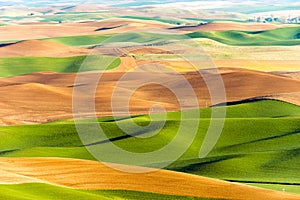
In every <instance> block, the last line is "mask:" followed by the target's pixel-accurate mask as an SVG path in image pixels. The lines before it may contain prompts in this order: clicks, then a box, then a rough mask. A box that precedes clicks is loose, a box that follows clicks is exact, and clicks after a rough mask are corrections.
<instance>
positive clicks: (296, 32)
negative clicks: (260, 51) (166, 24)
mask: <svg viewBox="0 0 300 200" xmlns="http://www.w3.org/2000/svg"><path fill="white" fill-rule="evenodd" d="M187 36H189V37H191V38H209V39H213V40H216V41H218V42H221V43H224V44H228V45H238V46H242V45H249V46H271V45H282V46H289V45H299V44H300V27H289V28H279V29H275V30H267V31H255V32H249V31H223V32H194V33H189V34H187Z"/></svg>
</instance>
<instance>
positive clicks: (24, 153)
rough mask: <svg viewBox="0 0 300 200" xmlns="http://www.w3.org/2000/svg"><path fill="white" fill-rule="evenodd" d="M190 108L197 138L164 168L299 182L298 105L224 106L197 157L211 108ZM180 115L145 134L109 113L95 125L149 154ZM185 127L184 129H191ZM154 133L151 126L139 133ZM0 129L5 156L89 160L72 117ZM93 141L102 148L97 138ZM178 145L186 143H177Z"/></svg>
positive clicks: (142, 120)
mask: <svg viewBox="0 0 300 200" xmlns="http://www.w3.org/2000/svg"><path fill="white" fill-rule="evenodd" d="M218 109H222V107H217V108H216V111H217V112H218ZM195 111H196V110H191V111H187V112H189V113H190V114H191V116H192V117H190V118H188V119H183V120H186V121H188V122H191V123H192V122H193V121H194V120H199V119H200V124H201V126H200V128H199V129H198V133H197V135H196V138H195V140H194V142H193V143H192V145H191V146H190V147H189V148H188V150H187V151H186V152H185V153H184V154H183V155H182V156H181V157H180V158H179V159H178V160H177V161H176V162H174V163H173V164H171V165H170V166H168V167H167V169H171V170H176V171H181V172H186V173H192V174H198V175H202V176H208V177H214V178H219V179H223V180H229V181H234V182H243V183H252V184H270V185H272V184H274V187H275V186H276V185H278V184H281V185H290V184H294V185H295V187H296V186H297V185H298V184H299V185H300V181H299V180H300V177H299V173H298V169H297V167H293V166H299V165H300V150H299V147H298V146H299V140H300V118H299V116H300V107H298V106H295V105H292V104H289V103H284V102H280V101H273V100H262V101H256V102H249V103H244V104H238V105H231V106H227V118H226V120H225V125H224V129H223V131H222V134H221V137H220V138H219V140H218V142H217V144H216V146H215V148H214V149H213V151H212V152H211V153H210V154H209V155H208V156H207V157H206V158H202V159H200V158H198V154H199V150H200V147H201V144H202V142H203V139H204V136H205V134H206V131H207V129H208V127H209V124H210V122H211V119H210V116H211V109H210V108H205V109H201V110H200V115H201V118H199V115H196V114H195V115H193V113H197V112H195ZM181 114H182V113H181V112H175V113H168V117H167V121H166V123H165V125H164V128H163V129H162V130H161V131H160V132H159V133H158V134H157V135H155V136H152V137H150V138H136V137H130V136H128V135H127V134H126V133H124V132H123V131H122V130H121V129H120V128H119V127H118V125H117V124H116V121H114V120H113V119H112V118H110V117H108V118H100V119H99V124H100V126H101V127H102V129H103V130H104V132H105V134H106V135H107V137H108V138H110V139H111V140H112V141H113V143H114V144H115V145H117V146H119V147H121V148H123V149H126V150H128V151H132V152H150V151H155V150H156V149H159V148H161V147H163V146H164V145H166V144H168V143H169V142H170V141H172V139H173V138H174V136H175V134H176V132H177V129H178V127H179V124H180V117H181ZM160 115H161V114H156V115H155V116H156V118H155V119H156V121H155V122H154V126H153V127H155V124H156V123H157V124H159V121H160ZM132 119H133V120H134V122H136V123H137V124H139V125H142V126H146V125H148V124H149V122H150V117H149V116H148V115H142V116H134V117H133V118H132ZM128 120H129V118H124V117H122V118H119V119H117V121H118V123H122V124H123V125H125V126H127V128H128V129H129V130H132V131H133V133H134V131H135V128H134V127H132V128H131V126H132V125H131V124H129V121H128ZM214 120H220V119H214ZM80 123H85V124H86V125H87V126H86V127H87V130H88V128H89V123H90V122H89V120H82V121H81V122H80ZM188 124H189V123H187V125H188ZM185 128H186V130H187V131H189V129H193V128H194V127H188V126H187V127H185ZM154 131H155V128H153V129H149V130H146V131H145V132H144V133H142V134H144V135H146V134H151V133H153V132H154ZM0 132H1V138H2V139H1V141H0V148H1V149H0V150H1V156H4V157H40V156H43V157H68V158H80V159H90V160H93V159H94V158H93V156H92V155H90V153H88V151H87V150H86V149H85V147H84V146H83V145H82V142H81V140H80V139H79V136H78V134H77V132H76V128H75V125H74V122H73V121H71V120H67V121H59V122H52V123H46V124H42V125H26V126H10V127H0ZM117 138H119V139H117ZM95 145H98V146H99V145H100V146H99V147H100V148H101V145H102V147H103V148H104V147H105V145H104V143H102V144H101V141H100V143H99V144H95ZM178 145H183V146H184V145H186V144H185V141H182V142H181V144H178ZM92 146H93V145H92ZM110 156H113V154H112V155H110ZM166 161H167V160H166ZM153 166H154V167H155V166H156V165H155V164H153ZM275 189H276V187H275Z"/></svg>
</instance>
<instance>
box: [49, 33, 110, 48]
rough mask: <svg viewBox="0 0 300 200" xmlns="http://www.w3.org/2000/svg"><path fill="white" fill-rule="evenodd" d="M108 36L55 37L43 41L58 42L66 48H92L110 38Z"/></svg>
mask: <svg viewBox="0 0 300 200" xmlns="http://www.w3.org/2000/svg"><path fill="white" fill-rule="evenodd" d="M110 37H111V36H110V35H83V36H67V37H55V38H48V39H44V40H48V41H53V42H59V43H62V44H65V45H68V46H94V45H99V44H101V43H102V42H103V41H105V40H106V39H108V38H110Z"/></svg>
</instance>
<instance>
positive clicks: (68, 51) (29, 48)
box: [0, 40, 90, 57]
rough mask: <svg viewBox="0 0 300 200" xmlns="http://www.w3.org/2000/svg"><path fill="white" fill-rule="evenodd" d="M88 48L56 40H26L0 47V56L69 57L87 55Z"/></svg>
mask: <svg viewBox="0 0 300 200" xmlns="http://www.w3.org/2000/svg"><path fill="white" fill-rule="evenodd" d="M89 53H90V50H89V49H85V48H79V47H70V46H66V45H63V44H60V43H57V42H52V41H41V40H28V41H22V42H17V43H13V44H11V45H8V46H4V47H1V48H0V57H13V56H45V57H69V56H79V55H87V54H89Z"/></svg>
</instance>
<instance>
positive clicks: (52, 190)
mask: <svg viewBox="0 0 300 200" xmlns="http://www.w3.org/2000/svg"><path fill="white" fill-rule="evenodd" d="M0 191H1V193H0V198H1V199H3V200H32V199H39V200H50V199H55V200H64V199H73V200H85V199H89V200H99V199H103V200H109V199H130V200H138V199H158V200H167V199H179V200H184V199H202V198H196V197H182V196H172V195H163V194H154V193H146V192H137V191H124V190H98V191H97V190H93V191H92V190H75V189H70V188H65V187H58V186H53V185H48V184H41V183H26V184H18V185H0Z"/></svg>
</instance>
